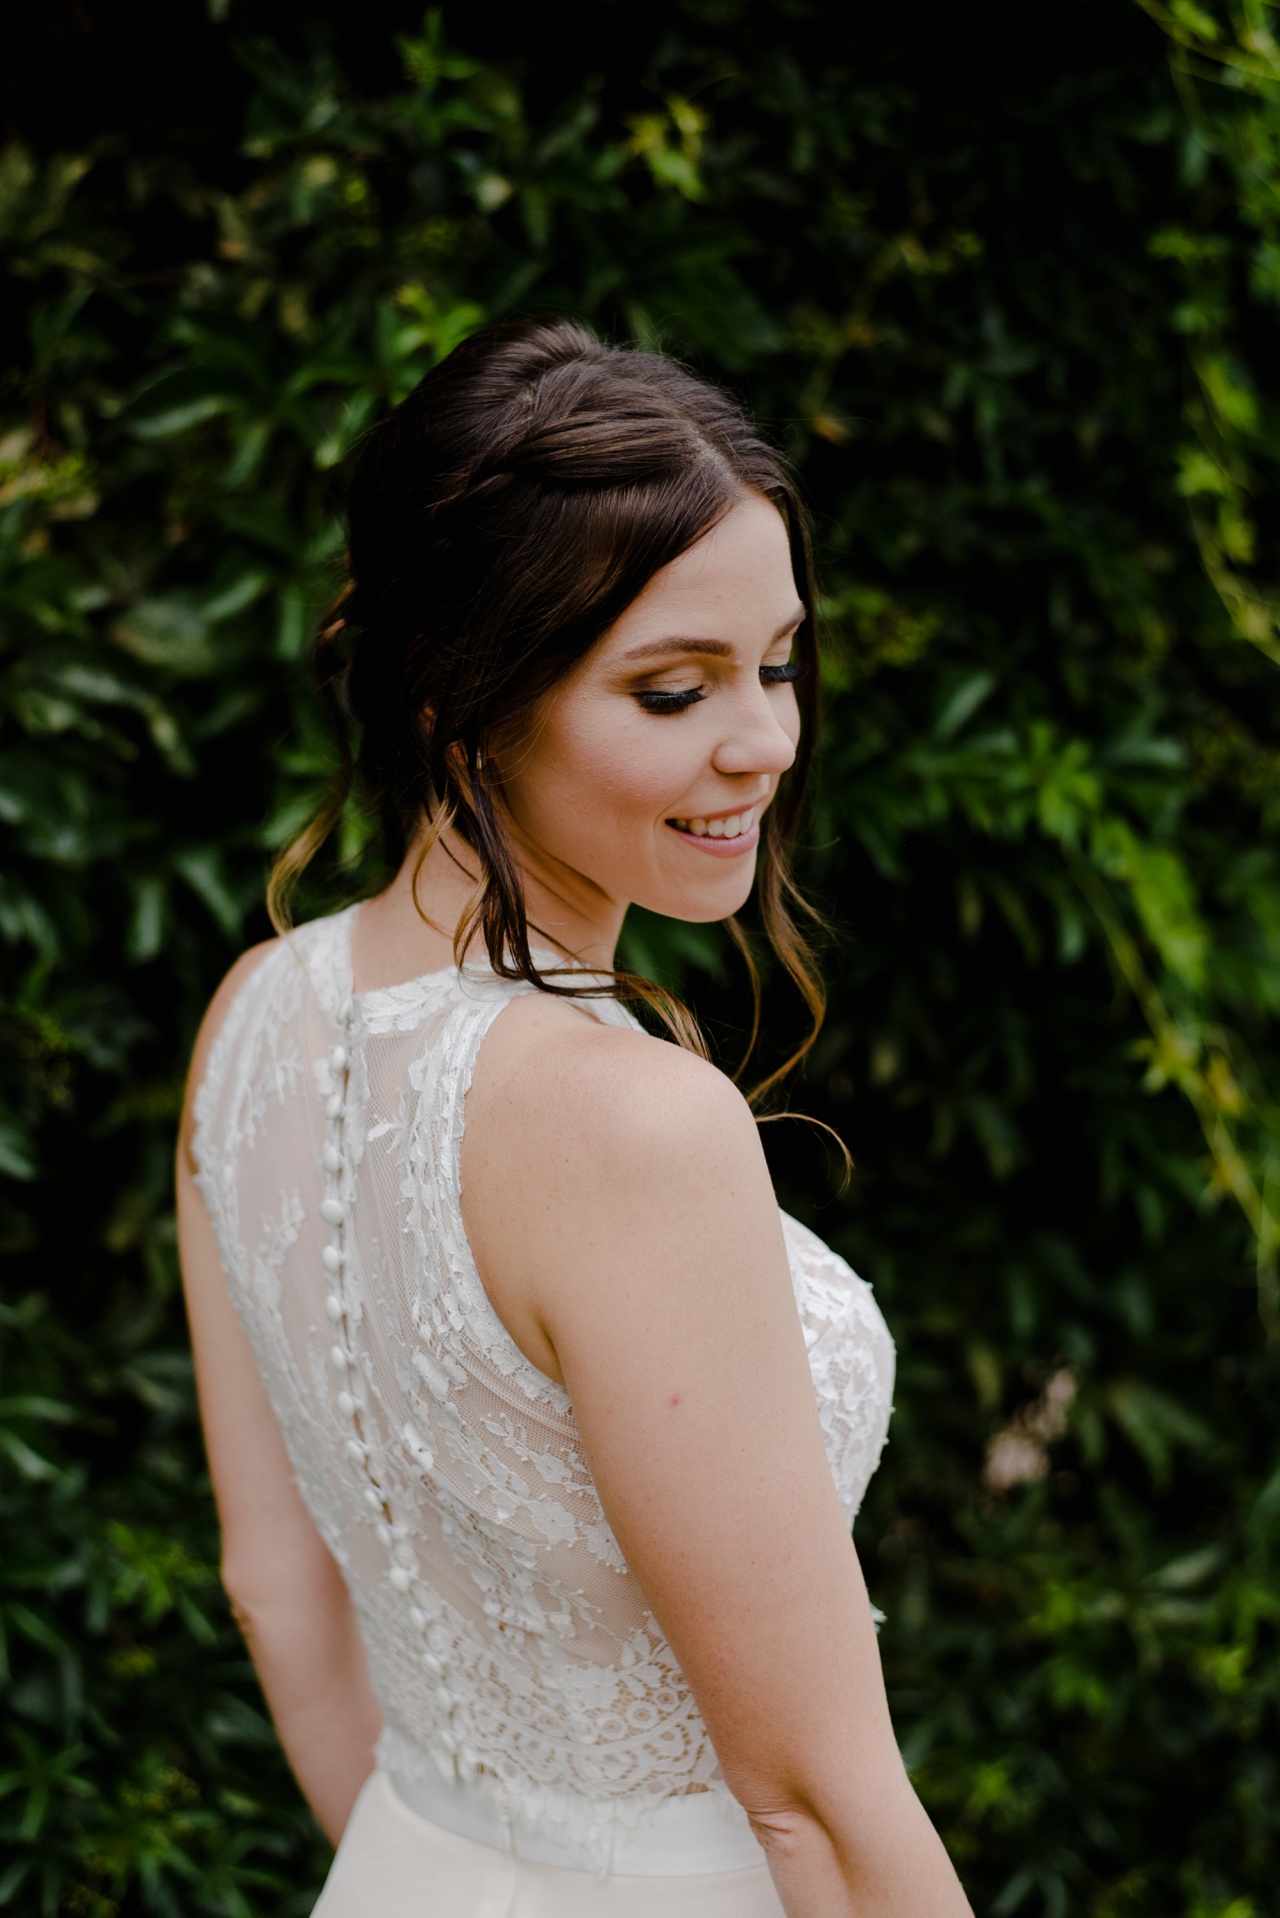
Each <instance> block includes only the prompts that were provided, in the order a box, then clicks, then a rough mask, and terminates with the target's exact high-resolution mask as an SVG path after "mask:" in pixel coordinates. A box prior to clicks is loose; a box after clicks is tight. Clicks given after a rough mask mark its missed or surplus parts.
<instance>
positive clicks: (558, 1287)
mask: <svg viewBox="0 0 1280 1918" xmlns="http://www.w3.org/2000/svg"><path fill="white" fill-rule="evenodd" d="M483 1061H484V1054H483V1052H482V1054H481V1062H482V1065H483ZM477 1095H478V1096H477ZM473 1097H477V1106H476V1109H475V1111H474V1113H473V1115H472V1116H471V1117H470V1118H469V1126H468V1130H469V1131H470V1128H471V1126H472V1125H474V1124H476V1122H477V1121H479V1122H480V1123H481V1124H482V1126H483V1128H484V1130H485V1132H486V1133H487V1134H488V1140H489V1144H488V1146H487V1147H481V1148H480V1150H478V1151H477V1153H476V1157H475V1161H474V1164H475V1168H476V1175H477V1177H476V1181H475V1183H474V1185H473V1188H472V1191H471V1212H472V1213H473V1214H474V1215H475V1224H474V1225H473V1224H472V1219H471V1216H470V1215H469V1217H468V1226H469V1230H471V1231H472V1232H473V1238H478V1240H479V1242H480V1247H481V1250H482V1253H483V1258H482V1269H483V1270H485V1275H486V1283H493V1284H496V1287H497V1291H498V1294H499V1297H498V1298H496V1299H495V1303H496V1304H497V1305H498V1308H499V1310H500V1311H501V1309H502V1296H501V1295H502V1294H503V1293H504V1292H507V1293H511V1292H515V1293H518V1294H519V1295H520V1297H521V1298H522V1299H523V1300H525V1301H526V1302H530V1301H531V1302H532V1305H531V1309H532V1310H534V1311H535V1312H536V1314H537V1317H538V1319H539V1322H540V1324H541V1325H542V1327H543V1328H544V1331H545V1336H546V1338H547V1340H548V1342H549V1344H550V1345H551V1346H552V1347H553V1348H554V1352H555V1355H556V1359H557V1361H558V1367H559V1370H560V1372H561V1374H562V1376H563V1378H564V1382H565V1384H566V1386H567V1388H568V1391H569V1394H570V1396H571V1398H572V1401H573V1407H574V1412H575V1415H576V1417H577V1420H578V1425H579V1428H580V1431H581V1434H582V1440H583V1445H584V1447H585V1450H586V1453H587V1456H588V1460H589V1463H590V1466H591V1470H592V1474H593V1477H594V1479H595V1482H596V1485H597V1488H598V1490H599V1493H600V1497H601V1501H602V1503H603V1505H604V1508H605V1511H606V1514H607V1516H608V1518H609V1521H610V1524H611V1525H612V1527H613V1530H614V1532H615V1534H616V1536H617V1538H618V1541H619V1544H620V1545H621V1547H622V1549H623V1551H624V1553H625V1555H626V1557H627V1560H628V1563H629V1565H630V1566H631V1568H632V1570H633V1571H634V1573H635V1575H636V1577H637V1578H638V1579H639V1581H640V1583H641V1585H642V1587H643V1588H644V1590H645V1593H646V1596H647V1598H648V1600H649V1602H650V1604H651V1605H652V1607H653V1610H654V1613H655V1615H656V1616H657V1618H658V1620H659V1623H660V1624H661V1625H662V1627H663V1630H664V1631H665V1632H666V1634H667V1636H668V1638H669V1639H670V1642H671V1644H672V1647H673V1649H674V1651H675V1652H676V1655H677V1657H678V1658H679V1660H680V1664H681V1666H682V1668H683V1670H684V1672H685V1674H686V1676H687V1678H688V1680H689V1683H690V1685H691V1687H692V1689H693V1692H694V1694H695V1696H696V1698H697V1700H698V1704H699V1707H700V1709H701V1710H702V1713H703V1716H704V1718H705V1720H706V1722H707V1725H708V1729H709V1730H710V1732H711V1735H712V1738H713V1741H714V1742H715V1745H716V1749H717V1753H718V1755H719V1757H720V1761H721V1764H722V1766H723V1768H724V1771H725V1774H726V1777H727V1778H728V1780H729V1783H730V1784H731V1786H732V1787H733V1789H734V1790H735V1791H736V1792H737V1794H738V1796H739V1797H740V1798H742V1799H743V1800H744V1802H746V1803H747V1804H748V1806H749V1808H750V1809H753V1810H756V1809H767V1807H768V1802H769V1801H774V1802H781V1803H786V1802H797V1803H801V1804H807V1805H810V1806H812V1807H813V1808H814V1809H820V1806H819V1804H818V1803H817V1802H816V1801H817V1800H820V1799H821V1798H822V1795H823V1793H824V1792H825V1791H827V1790H828V1789H829V1788H830V1787H831V1785H832V1781H833V1780H834V1781H838V1784H837V1789H838V1790H840V1791H841V1792H843V1791H845V1789H846V1788H847V1787H848V1786H849V1785H851V1784H852V1783H853V1781H854V1779H855V1777H856V1775H857V1774H858V1773H859V1771H860V1770H861V1769H864V1768H865V1769H866V1771H867V1774H868V1777H870V1776H872V1775H873V1774H875V1773H879V1774H881V1775H884V1773H885V1772H886V1768H887V1771H888V1772H889V1773H890V1774H895V1775H896V1777H897V1778H898V1779H900V1778H901V1768H900V1764H899V1761H898V1758H897V1750H896V1745H895V1743H894V1740H893V1734H892V1730H891V1727H890V1724H889V1717H888V1710H887V1706H886V1703H885V1698H884V1689H883V1683H882V1680H881V1676H880V1666H879V1658H878V1654H877V1650H876V1644H875V1636H874V1630H873V1627H872V1623H871V1615H870V1607H869V1604H868V1601H867V1597H866V1592H865V1588H864V1586H863V1583H862V1577H861V1572H860V1570H859V1567H858V1563H857V1558H856V1555H855V1553H854V1550H853V1545H852V1541H851V1540H850V1537H849V1532H848V1526H847V1523H846V1520H845V1517H844V1514H843V1511H842V1509H841V1507H840V1504H839V1501H838V1499H837V1496H836V1492H835V1487H834V1484H833V1482H832V1477H831V1472H830V1468H829V1466H828V1464H827V1459H826V1454H825V1451H824V1448H823V1443H822V1434H821V1429H820V1426H819V1421H818V1414H817V1407H816V1403H815V1398H814V1391H813V1385H812V1380H811V1376H810V1372H809V1366H808V1361H807V1357H806V1352H805V1346H804V1338H803V1334H802V1331H801V1327H800V1323H799V1318H798V1314H797V1312H796V1308H795V1302H794V1295H793V1292H792V1287H791V1280H790V1274H789V1271H788V1266H787V1258H786V1251H785V1247H784V1242H783V1238H782V1229H781V1224H780V1220H779V1215H778V1208H777V1204H776V1201H775V1198H774V1195H773V1190H772V1186H771V1183H770V1180H769V1175H768V1170H767V1167H766V1165H765V1161H764V1156H763V1153H762V1151H761V1147H760V1142H759V1137H758V1134H757V1131H756V1127H755V1124H754V1122H753V1120H752V1119H751V1116H750V1113H749V1112H748V1110H747V1108H746V1105H745V1103H744V1102H743V1100H742V1099H741V1097H740V1096H739V1094H738V1093H737V1092H736V1091H735V1090H734V1088H733V1087H732V1086H731V1085H730V1084H729V1082H728V1081H727V1080H726V1079H724V1078H723V1077H722V1075H720V1074H719V1073H717V1072H715V1071H714V1070H713V1069H712V1068H711V1067H709V1066H706V1065H705V1064H703V1063H702V1062H701V1061H699V1060H697V1059H694V1058H692V1057H691V1056H690V1055H688V1054H685V1053H680V1052H678V1051H676V1050H675V1049H674V1048H673V1047H670V1046H667V1045H663V1044H662V1043H661V1042H658V1041H653V1040H648V1039H645V1038H643V1037H640V1036H639V1035H635V1034H627V1033H620V1032H616V1031H601V1030H597V1031H595V1032H577V1031H573V1032H571V1031H570V1030H569V1029H568V1028H567V1027H564V1026H561V1027H560V1028H559V1029H558V1030H557V1033H556V1035H555V1043H554V1044H553V1043H551V1042H550V1041H549V1040H548V1042H546V1043H544V1044H543V1045H542V1046H541V1048H540V1049H539V1048H536V1047H535V1048H533V1049H530V1048H527V1047H526V1048H525V1049H524V1050H523V1051H522V1049H521V1047H520V1046H519V1044H518V1043H516V1044H512V1045H509V1046H508V1047H507V1057H506V1062H505V1070H504V1067H503V1062H502V1061H501V1060H499V1061H498V1062H496V1063H495V1066H494V1068H493V1070H491V1071H490V1072H488V1073H485V1072H478V1076H477V1085H476V1088H475V1093H473ZM491 1155H492V1156H491ZM499 1163H501V1164H502V1166H503V1168H504V1172H503V1176H502V1177H500V1178H499V1177H494V1176H491V1174H492V1173H493V1171H494V1170H495V1168H496V1167H497V1165H498V1164H499ZM477 1228H478V1229H477ZM491 1274H492V1275H493V1278H492V1281H491V1278H490V1275H491ZM872 1795H873V1796H874V1792H873V1793H872Z"/></svg>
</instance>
